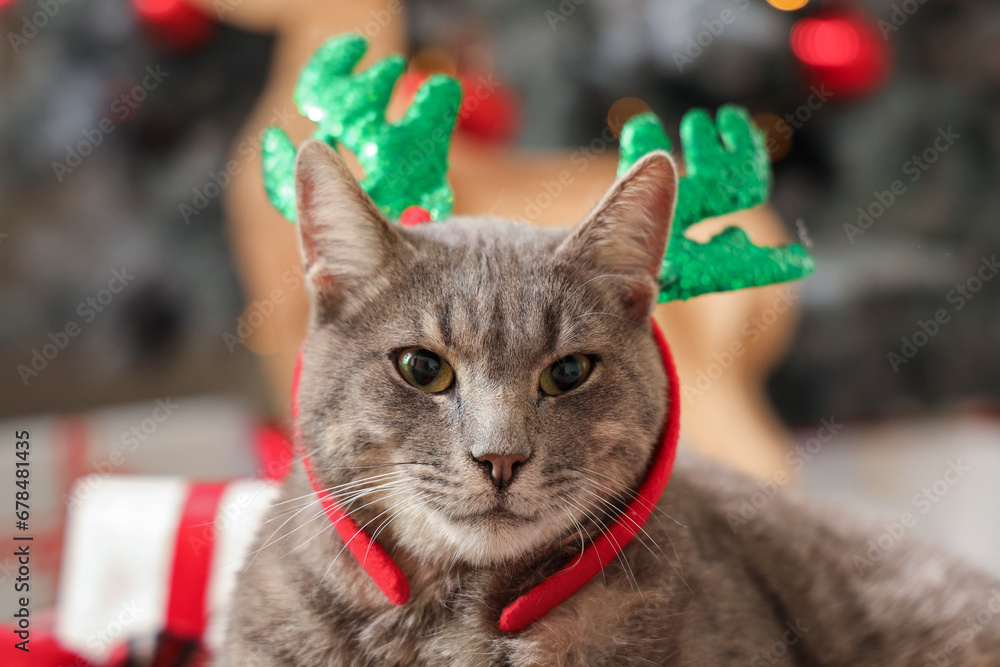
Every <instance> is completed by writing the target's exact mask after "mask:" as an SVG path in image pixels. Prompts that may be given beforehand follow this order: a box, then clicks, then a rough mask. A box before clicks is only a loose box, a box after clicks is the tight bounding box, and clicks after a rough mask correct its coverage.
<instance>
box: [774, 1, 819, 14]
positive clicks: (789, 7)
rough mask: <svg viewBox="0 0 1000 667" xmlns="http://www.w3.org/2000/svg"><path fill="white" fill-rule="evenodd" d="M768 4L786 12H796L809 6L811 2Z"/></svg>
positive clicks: (777, 2) (776, 2)
mask: <svg viewBox="0 0 1000 667" xmlns="http://www.w3.org/2000/svg"><path fill="white" fill-rule="evenodd" d="M767 4H769V5H771V6H772V7H774V8H775V9H780V10H782V11H785V12H794V11H795V10H796V9H802V8H803V7H805V6H806V5H808V4H809V0H767Z"/></svg>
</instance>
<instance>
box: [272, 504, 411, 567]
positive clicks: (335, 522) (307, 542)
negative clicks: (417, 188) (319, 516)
mask: <svg viewBox="0 0 1000 667" xmlns="http://www.w3.org/2000/svg"><path fill="white" fill-rule="evenodd" d="M406 491H407V489H400V490H399V491H394V492H393V493H389V494H386V495H385V496H382V497H381V498H376V499H375V500H372V501H371V502H369V503H366V504H365V505H362V506H361V507H359V508H358V509H359V510H361V509H364V508H365V507H368V506H369V505H373V504H375V503H377V502H379V501H380V500H387V499H389V498H392V497H394V496H398V495H399V494H401V493H406ZM379 516H381V514H380V515H379ZM345 518H346V515H344V516H343V517H341V518H340V519H337V520H336V521H331V522H330V525H329V526H326V527H324V528H323V530H321V531H319V532H318V533H316V534H315V535H313V536H312V537H310V538H309V539H307V540H306V541H305V542H303V543H301V544H299V545H298V546H296V547H294V548H293V549H291V550H290V551H288V552H286V553H285V554H284V555H282V558H284V557H285V556H287V555H288V554H290V553H292V552H293V551H297V550H298V549H301V548H302V547H304V546H305V545H307V544H309V543H310V542H312V541H313V540H314V539H316V538H317V537H319V536H320V535H322V534H323V533H325V532H326V531H327V529H328V528H333V527H334V526H336V525H337V524H338V523H339V522H340V521H342V520H343V519H345ZM369 523H370V522H369ZM365 525H366V526H367V525H368V524H367V523H366V524H365ZM300 528H301V526H300ZM296 530H298V528H296ZM362 530H364V527H362ZM292 532H294V531H292ZM355 537H357V533H355V534H354V536H352V537H351V539H352V540H353V539H354V538H355ZM372 539H374V538H372ZM368 547H369V548H371V544H369V545H368Z"/></svg>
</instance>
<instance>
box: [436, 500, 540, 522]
mask: <svg viewBox="0 0 1000 667" xmlns="http://www.w3.org/2000/svg"><path fill="white" fill-rule="evenodd" d="M536 518H537V513H534V514H531V515H525V514H521V513H519V512H515V511H514V510H512V509H511V508H510V507H508V506H506V504H505V503H503V502H498V503H497V504H496V505H494V506H493V507H490V508H489V509H486V510H482V511H478V512H467V513H464V514H454V515H452V516H450V517H449V519H451V520H452V521H454V522H455V523H465V524H468V523H476V522H483V521H490V522H496V523H503V524H507V525H511V526H522V525H524V524H527V523H531V522H533V521H534V520H535V519H536Z"/></svg>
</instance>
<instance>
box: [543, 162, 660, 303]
mask: <svg viewBox="0 0 1000 667" xmlns="http://www.w3.org/2000/svg"><path fill="white" fill-rule="evenodd" d="M677 185H678V182H677V168H676V167H675V165H674V161H673V160H672V159H671V158H670V156H669V155H668V154H667V153H665V152H663V151H653V152H651V153H648V154H646V155H644V156H643V157H642V158H640V159H639V160H638V161H637V162H636V163H635V164H634V165H633V166H632V168H631V169H629V170H628V172H626V173H625V175H623V176H622V177H621V178H620V179H618V181H617V182H616V183H615V184H614V185H613V186H611V189H610V190H608V192H607V194H606V195H605V196H604V199H603V200H602V201H601V202H600V203H599V204H598V205H597V207H596V208H595V209H594V210H593V211H592V212H591V214H590V215H589V216H588V217H587V219H586V220H584V221H583V222H582V223H580V224H579V225H578V226H577V227H576V229H575V230H574V231H573V232H572V233H571V234H570V235H569V237H567V238H566V240H565V241H563V243H562V245H561V246H560V247H559V250H558V251H557V252H558V253H559V254H561V255H562V256H563V257H564V258H566V259H568V260H569V261H570V262H572V263H574V264H576V265H578V266H585V267H589V268H590V269H591V270H592V271H593V273H594V275H595V276H596V275H601V276H609V275H614V276H620V279H619V280H617V281H614V282H609V283H608V284H609V285H610V286H613V287H614V288H616V289H617V290H618V291H619V292H620V296H621V299H622V303H623V304H624V305H625V309H626V311H627V312H628V314H629V316H631V317H632V318H633V319H634V320H636V321H639V320H640V319H642V318H646V317H648V316H649V314H650V312H651V311H652V309H653V306H654V305H655V304H656V296H657V293H658V292H659V281H658V278H659V275H660V270H661V267H662V264H663V255H664V253H665V252H666V247H667V239H668V238H669V237H670V223H671V221H672V219H673V215H674V206H675V204H676V202H677Z"/></svg>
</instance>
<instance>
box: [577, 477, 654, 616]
mask: <svg viewBox="0 0 1000 667" xmlns="http://www.w3.org/2000/svg"><path fill="white" fill-rule="evenodd" d="M597 498H598V499H599V500H603V499H602V498H600V496H597ZM580 502H581V503H583V502H584V499H582V498H581V499H580ZM589 506H590V507H592V508H593V510H594V511H595V512H599V511H600V507H599V506H598V505H597V504H596V503H594V502H593V501H590V505H589ZM611 508H612V510H615V512H617V508H615V507H614V506H613V505H612V506H611ZM604 516H605V517H607V518H609V519H610V516H609V514H608V513H607V512H605V513H604ZM597 522H598V525H599V526H600V527H601V530H602V532H603V533H605V534H607V536H608V539H610V540H611V541H612V542H613V543H614V545H615V549H616V551H617V552H618V553H617V557H618V559H619V560H620V561H621V563H622V566H623V567H624V569H625V571H626V579H627V578H628V575H631V577H632V584H633V585H634V587H635V590H636V591H637V592H638V593H639V597H640V598H641V597H642V587H641V586H639V580H638V578H637V577H636V576H635V570H634V569H633V568H632V564H631V563H630V562H629V560H628V556H627V555H626V554H625V545H623V544H621V543H620V542H619V541H618V538H616V537H615V536H614V534H613V533H611V532H610V527H609V526H608V524H607V523H606V522H605V521H601V520H600V519H598V520H597ZM640 542H641V541H640ZM647 548H649V547H647Z"/></svg>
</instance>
